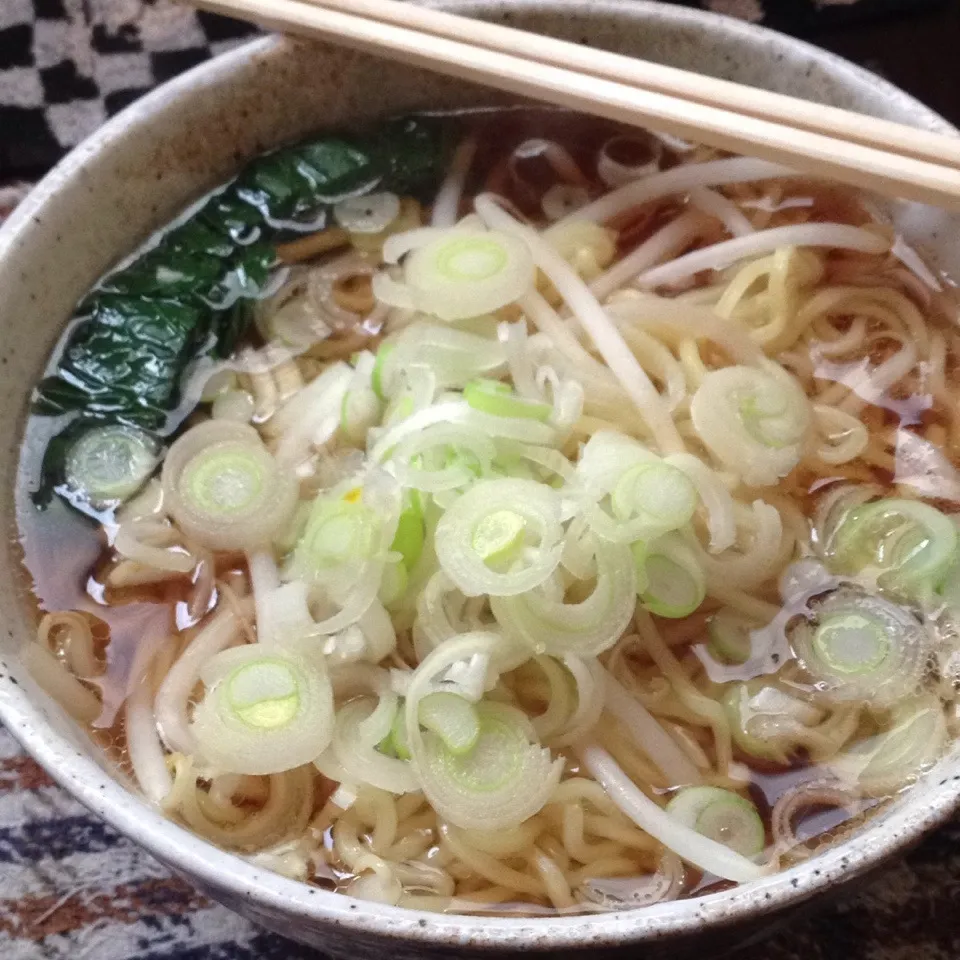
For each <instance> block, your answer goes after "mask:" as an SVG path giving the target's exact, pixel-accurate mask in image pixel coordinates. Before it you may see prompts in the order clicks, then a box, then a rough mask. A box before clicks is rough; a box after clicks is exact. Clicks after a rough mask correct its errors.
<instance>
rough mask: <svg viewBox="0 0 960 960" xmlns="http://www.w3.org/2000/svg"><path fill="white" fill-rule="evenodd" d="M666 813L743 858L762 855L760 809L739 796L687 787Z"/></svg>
mask: <svg viewBox="0 0 960 960" xmlns="http://www.w3.org/2000/svg"><path fill="white" fill-rule="evenodd" d="M667 813H668V814H670V816H671V817H673V818H674V819H676V820H678V821H679V822H680V823H682V824H683V825H684V826H685V827H689V828H690V829H692V830H696V831H697V833H699V834H702V835H703V836H705V837H708V838H709V839H711V840H714V841H716V842H717V843H722V844H723V845H724V846H725V847H729V848H730V849H731V850H734V851H735V852H736V853H739V854H741V855H742V856H744V857H755V856H757V855H758V854H759V853H762V852H763V847H764V830H763V820H761V819H760V814H759V813H757V808H756V807H755V806H754V805H753V804H752V803H751V802H750V801H749V800H746V799H745V798H744V797H741V796H740V795H739V794H736V793H732V792H731V791H729V790H721V789H720V788H719V787H687V788H686V789H685V790H681V791H680V792H679V793H678V794H677V795H676V796H675V797H673V799H672V800H671V801H670V802H669V803H668V804H667Z"/></svg>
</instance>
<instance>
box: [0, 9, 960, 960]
mask: <svg viewBox="0 0 960 960" xmlns="http://www.w3.org/2000/svg"><path fill="white" fill-rule="evenodd" d="M461 8H462V9H464V10H466V11H467V12H469V13H474V14H479V15H483V16H486V17H491V18H494V19H502V20H508V21H509V22H511V23H514V24H517V25H519V26H523V27H528V28H530V29H532V30H534V31H540V32H543V33H553V34H557V35H561V36H564V37H567V38H571V39H574V40H577V41H582V42H585V43H591V44H595V45H597V46H602V47H609V48H611V49H616V50H620V51H623V52H626V53H631V54H637V55H639V56H642V57H647V58H650V59H652V60H659V61H662V62H665V63H669V64H675V65H678V66H681V67H690V68H693V69H696V70H699V71H701V72H703V73H707V74H714V75H716V76H722V77H729V78H733V79H736V80H741V81H744V82H746V83H752V84H755V85H758V86H762V87H769V88H771V89H774V90H782V91H788V92H790V93H794V94H798V95H800V96H803V97H807V98H810V99H813V100H822V101H827V102H831V103H835V104H839V105H842V106H847V107H852V108H855V109H858V110H861V111H864V112H867V113H873V114H876V115H878V116H882V117H888V118H892V119H894V120H900V121H903V122H906V123H910V124H914V125H916V126H918V127H923V128H925V129H933V130H943V129H946V126H945V124H944V122H943V121H942V120H940V119H939V118H938V117H936V116H935V115H934V114H932V113H931V112H930V111H929V110H927V109H926V108H924V107H923V106H922V105H921V104H919V103H917V102H916V101H915V100H912V99H911V98H910V97H908V96H907V95H905V94H904V93H902V92H900V91H899V90H896V89H895V88H894V87H892V86H890V85H889V84H887V83H885V82H884V81H882V80H880V79H878V78H877V77H875V76H873V75H871V74H869V73H867V72H865V71H863V70H860V69H858V68H857V67H854V66H852V65H851V64H849V63H846V62H844V61H843V60H840V59H838V58H836V57H833V56H831V55H829V54H827V53H823V52H821V51H819V50H816V49H814V48H813V47H809V46H807V45H805V44H802V43H799V42H797V41H793V40H790V39H787V38H785V37H782V36H779V35H777V34H774V33H771V32H767V31H764V30H761V29H758V28H756V27H752V26H747V25H744V24H742V23H740V22H738V21H734V20H730V19H726V18H723V17H720V16H715V15H708V14H705V13H700V12H695V11H692V10H687V9H683V8H679V7H672V6H662V5H660V4H658V3H647V2H642V0H622V2H621V0H581V2H573V0H571V2H559V0H510V2H509V3H505V4H499V3H495V2H486V0H471V2H466V3H463V4H462V5H461ZM531 42H534V43H535V41H531ZM494 99H495V98H494V97H493V96H492V95H491V94H490V93H489V92H485V91H483V90H479V89H477V88H473V87H469V86H466V85H464V84H461V83H453V82H447V81H445V80H442V79H439V78H436V77H433V76H430V75H428V74H425V73H420V72H418V71H415V70H412V69H408V68H406V67H398V66H394V65H391V64H387V63H383V62H379V61H376V60H372V59H369V58H367V57H360V56H355V55H353V54H351V53H346V52H343V51H341V50H337V49H333V48H328V47H325V46H312V45H306V44H303V45H301V44H294V43H291V42H286V41H280V40H277V39H267V40H263V41H261V42H257V43H254V44H251V45H250V46H247V47H243V48H241V49H239V50H237V51H235V52H233V53H231V54H229V55H227V56H224V57H221V58H219V59H217V60H215V61H214V62H212V63H210V64H207V65H206V66H203V67H200V68H198V69H196V70H193V71H191V72H190V73H188V74H186V75H185V76H183V77H181V78H180V79H178V80H176V81H175V82H173V83H170V84H167V85H166V86H165V87H163V88H162V89H160V90H159V91H157V92H156V93H154V94H152V95H151V96H148V97H146V98H145V99H143V100H141V101H139V102H138V103H137V104H135V105H134V106H132V107H130V108H129V109H127V110H126V111H125V112H124V113H123V114H121V115H120V116H119V117H117V118H116V119H115V120H113V121H112V122H111V123H109V124H107V125H106V126H104V127H103V128H102V129H101V130H100V131H99V132H98V133H97V134H96V135H95V136H93V137H92V138H90V139H89V140H88V141H87V142H86V143H84V144H83V145H82V146H80V147H78V148H77V149H76V150H74V151H73V153H71V154H70V156H69V157H67V159H66V160H64V161H63V162H62V163H61V164H60V165H59V166H58V167H57V168H56V170H54V171H53V173H51V174H50V175H49V176H48V177H47V178H46V179H45V180H44V181H43V183H42V184H41V185H40V186H39V187H38V188H37V189H36V190H35V191H34V192H33V193H32V194H31V195H30V197H29V198H28V199H27V200H26V202H25V203H24V204H23V205H22V207H21V208H20V209H19V210H18V211H17V213H16V214H15V215H14V217H13V218H12V219H11V220H10V221H9V223H8V224H7V225H6V227H5V228H4V229H3V231H2V233H0V330H2V331H3V335H2V338H0V409H3V410H4V411H6V416H4V417H3V418H0V491H5V492H6V493H5V495H4V496H3V497H2V504H3V511H4V520H5V522H6V524H7V528H8V530H9V531H10V532H11V536H10V537H8V538H7V542H6V548H5V549H6V553H5V555H4V557H3V560H2V565H0V610H2V622H3V630H2V635H0V718H2V720H3V722H4V723H6V725H7V726H8V727H9V728H10V729H11V730H12V732H13V733H14V734H15V736H17V737H18V738H19V739H20V740H21V741H22V742H23V744H24V745H25V746H26V748H27V749H28V750H29V751H30V752H31V753H32V754H33V755H34V756H35V757H36V758H37V760H39V761H40V763H42V764H43V765H44V767H46V769H47V770H48V771H49V772H50V773H51V774H52V775H53V776H54V777H55V778H56V779H57V780H58V781H59V782H60V783H61V784H62V785H63V786H64V787H65V788H66V789H67V790H69V791H70V792H71V793H73V794H74V795H75V796H76V797H78V798H79V799H80V800H81V801H83V803H85V804H86V805H87V806H89V807H90V809H92V810H93V811H95V812H96V813H98V814H99V815H101V816H102V817H103V818H104V819H105V820H107V821H109V822H110V823H111V824H112V825H113V826H114V827H116V828H117V829H118V830H120V831H121V832H122V833H124V834H126V835H127V836H129V837H131V838H133V839H134V840H136V841H137V842H139V843H140V844H142V845H143V846H144V847H145V848H146V849H147V850H149V851H150V852H151V853H153V854H154V855H155V856H156V857H158V858H159V859H160V860H162V861H163V862H165V863H166V864H169V866H170V867H172V868H173V869H174V870H176V871H178V872H180V873H182V874H184V875H185V876H187V877H189V878H190V879H191V880H192V881H193V882H195V883H196V885H197V886H198V887H200V888H201V889H202V890H204V891H205V892H206V893H208V894H209V895H210V896H212V897H214V898H215V899H217V900H221V901H222V902H223V903H225V904H227V905H228V906H230V907H232V908H234V909H235V910H237V911H238V912H240V913H242V914H244V915H246V916H248V917H250V918H252V919H253V920H256V921H259V922H261V923H262V924H264V925H265V926H267V927H271V928H273V929H275V930H278V931H280V932H282V933H284V934H286V935H287V936H290V937H294V938H296V939H298V940H302V941H304V942H306V943H310V944H314V945H316V946H318V947H321V948H323V949H324V950H325V951H329V952H332V953H334V954H341V955H346V954H348V953H349V954H350V955H352V956H368V955H369V956H373V955H374V954H389V955H390V956H391V957H397V958H400V957H411V958H412V957H422V956H425V955H431V956H432V955H448V956H449V955H456V956H473V955H478V954H481V953H483V954H489V953H496V952H506V951H520V950H523V951H525V952H527V951H537V952H540V951H551V952H554V953H556V954H562V955H572V954H575V953H582V952H592V951H596V950H600V949H603V950H608V951H610V952H622V953H626V952H627V951H630V953H631V955H632V956H643V957H649V956H658V955H670V956H677V955H678V954H682V953H684V952H687V951H694V950H696V951H702V950H704V949H706V950H708V951H709V954H710V955H711V956H717V955H718V954H719V953H721V952H722V951H723V950H725V949H726V948H727V947H729V946H733V945H735V944H737V943H739V942H742V941H743V940H744V939H745V938H748V937H752V936H756V935H757V934H758V932H760V931H762V930H763V929H764V928H769V927H770V926H771V925H772V924H773V922H774V920H775V919H778V918H782V917H784V916H786V915H788V914H789V913H790V912H792V911H794V910H795V909H796V908H798V907H799V906H800V905H801V904H804V903H805V902H807V901H809V900H811V899H812V898H814V897H817V896H823V895H826V894H827V893H828V891H831V892H836V890H837V888H838V887H840V886H841V885H842V884H844V883H846V882H848V881H849V880H852V879H854V878H856V877H858V876H861V875H863V874H864V873H865V872H867V871H868V870H870V869H871V868H873V867H875V866H877V865H878V864H879V863H881V862H882V861H884V860H887V859H888V858H890V857H893V856H895V855H896V854H898V853H900V852H901V851H903V849H904V848H905V847H907V846H908V845H909V844H911V843H913V842H914V841H916V840H917V839H918V838H919V837H920V836H921V835H922V834H923V833H924V832H925V831H928V830H930V829H932V828H934V827H936V826H937V825H938V824H939V823H941V822H943V821H944V820H945V819H946V818H947V817H948V816H950V814H951V813H952V812H953V811H954V809H956V808H957V806H958V805H960V751H956V750H955V751H954V753H953V755H952V757H950V758H948V759H947V760H945V761H944V762H943V763H941V764H940V766H939V767H938V768H937V769H936V770H934V771H933V772H932V773H931V774H930V775H928V776H927V777H926V778H925V780H924V782H923V783H921V784H920V785H919V786H917V787H916V788H915V789H914V790H913V791H911V792H910V793H908V794H907V795H906V796H904V797H903V798H902V799H901V800H899V801H897V802H896V803H894V804H893V805H892V806H891V807H890V808H889V809H888V810H887V812H886V813H885V814H884V815H883V816H882V817H880V818H878V819H876V820H874V821H873V822H872V823H871V825H870V826H869V828H868V829H866V830H864V831H863V832H862V833H860V834H859V835H858V836H857V837H856V838H855V839H854V840H852V841H850V842H848V843H844V844H841V845H839V846H836V847H834V848H832V849H830V850H828V851H827V852H825V853H824V854H822V855H821V856H819V857H817V858H816V859H814V860H812V861H811V862H809V863H807V864H804V865H802V866H799V867H795V868H793V869H791V870H788V871H787V872H785V873H781V874H779V875H777V876H774V877H770V878H768V879H766V880H763V881H760V882H757V883H752V884H748V885H746V886H742V887H739V888H737V889H735V890H732V891H728V892H725V893H716V894H712V895H710V896H707V897H704V898H702V899H699V900H689V901H685V902H679V903H668V904H664V905H660V906H655V907H650V908H648V909H646V910H638V911H634V912H625V913H620V914H611V915H601V916H583V917H558V918H555V919H536V920H528V919H495V918H472V917H470V918H468V917H457V916H436V915H428V914H420V913H416V912H413V911H406V910H400V909H397V908H394V907H387V906H381V905H377V904H371V903H366V902H360V901H355V900H352V899H350V898H348V897H345V896H340V895H337V894H332V893H326V892H323V891H320V890H316V889H311V888H309V887H307V886H305V885H302V884H299V883H295V882H293V881H290V880H286V879H284V878H282V877H280V876H276V875H274V874H272V873H268V872H265V871H263V870H262V869H259V868H257V867H254V866H252V865H250V864H248V863H247V862H246V861H244V860H242V859H240V858H238V857H235V856H231V855H230V854H227V853H223V852H221V851H220V850H218V849H216V848H214V847H212V846H210V845H209V844H207V843H205V842H203V841H201V840H198V839H196V838H195V837H194V836H192V835H191V834H190V833H188V832H187V831H185V830H183V829H181V828H180V827H178V826H176V825H174V824H173V823H170V822H169V821H167V820H165V819H164V818H163V817H162V816H161V815H160V814H159V813H158V812H157V811H156V810H154V809H152V808H150V807H149V806H147V805H146V804H145V803H144V802H142V801H141V800H140V799H139V798H138V797H137V796H136V795H135V794H134V793H132V792H129V791H128V789H127V787H126V786H124V785H123V784H121V783H120V782H118V781H117V780H116V779H115V778H114V776H113V774H112V773H111V771H110V769H109V767H108V766H107V765H106V764H105V763H104V761H103V760H102V758H101V757H100V756H99V754H98V752H97V750H96V749H95V748H93V747H92V746H91V744H90V742H89V741H88V740H87V738H86V736H85V735H84V734H83V733H82V732H81V731H80V730H78V729H77V728H76V727H74V725H73V724H72V723H71V722H70V721H69V720H68V719H67V717H66V716H65V715H64V714H63V713H62V712H61V711H60V710H59V709H58V708H57V707H56V706H55V705H54V704H53V703H51V702H50V701H49V700H48V699H47V698H46V697H44V696H43V695H42V694H41V693H40V692H39V691H38V690H37V688H36V687H35V686H34V684H33V683H32V682H31V681H30V679H29V677H28V676H27V675H26V673H25V671H24V670H23V669H22V667H21V666H20V664H19V663H18V657H17V651H18V649H19V648H20V646H21V644H22V643H24V642H25V641H26V639H27V637H28V636H30V635H31V634H32V632H33V630H34V626H33V613H32V611H31V609H30V606H29V603H28V602H27V596H26V591H25V579H24V577H23V575H22V570H21V567H20V555H19V552H18V545H17V542H16V537H15V511H16V510H17V509H19V510H24V509H28V506H27V500H26V478H25V477H24V476H22V475H21V476H19V477H18V463H19V449H18V448H19V445H20V429H21V422H22V418H23V416H24V415H25V412H26V408H27V402H28V396H29V393H30V389H31V386H32V384H33V383H34V382H35V380H36V379H37V376H38V374H39V372H40V371H41V369H42V367H43V365H44V363H45V360H46V358H47V355H48V352H49V350H50V349H51V347H52V345H53V344H54V342H55V340H56V339H57V336H58V334H59V332H60V330H61V328H62V325H63V323H64V321H65V320H66V318H67V317H68V316H69V314H70V311H71V308H72V306H73V305H74V304H75V303H76V301H77V299H78V298H79V297H80V296H81V295H82V294H83V293H84V292H85V291H86V290H87V289H88V288H89V287H90V286H91V284H93V282H94V281H95V280H96V279H97V277H98V276H99V275H100V274H101V273H102V272H103V271H104V270H106V269H107V268H108V267H109V266H110V265H111V264H113V263H114V262H116V261H117V260H118V259H119V258H120V257H122V256H123V255H125V254H127V253H129V252H130V251H131V250H132V249H133V248H134V247H135V246H136V245H137V244H138V243H139V242H140V241H141V240H142V239H143V238H144V237H145V236H147V235H148V234H149V233H150V232H151V231H152V230H153V229H154V228H156V227H158V226H160V225H161V224H163V223H164V222H166V221H167V220H168V219H169V218H170V217H171V216H173V215H174V214H175V213H176V212H178V211H179V210H181V209H182V208H183V207H184V206H185V205H186V204H188V203H189V202H190V201H192V200H194V199H195V198H197V197H198V196H200V195H201V194H202V193H203V192H204V191H205V190H207V189H208V188H210V187H212V186H213V185H215V184H217V183H218V182H220V181H222V180H224V179H225V178H227V177H229V176H230V175H231V174H232V173H233V172H234V171H235V170H236V169H237V167H238V166H239V164H240V163H241V162H242V161H243V160H244V159H246V158H248V157H252V156H253V155H255V154H256V153H258V152H260V151H262V150H264V149H266V148H269V147H273V146H276V145H277V144H280V143H283V142H285V141H289V140H294V139H296V138H298V137H301V136H303V135H305V134H307V133H308V132H310V131H313V130H315V129H317V128H319V127H323V126H326V125H331V124H337V123H341V122H342V121H348V120H352V121H355V120H356V119H357V118H361V117H371V116H376V115H383V114H388V113H391V112H396V111H400V110H408V109H410V108H414V107H425V106H432V107H436V106H453V105H461V104H472V103H478V102H491V101H492V100H494ZM903 216H904V217H905V219H906V220H908V221H909V222H910V225H911V226H910V230H911V235H912V236H913V237H915V238H917V239H922V240H923V241H925V242H926V243H927V245H928V247H929V248H931V249H933V250H934V252H935V253H936V254H937V255H938V257H939V258H940V260H941V263H942V265H943V266H944V267H945V268H946V269H948V270H950V269H951V268H952V269H953V271H954V276H960V250H958V249H956V248H954V247H952V246H951V241H952V240H953V238H954V237H955V236H956V235H958V234H960V230H958V229H957V225H956V224H955V223H951V222H950V221H949V220H948V219H947V218H946V217H945V216H944V215H936V214H934V213H933V212H932V211H928V210H920V209H918V208H909V209H906V210H904V211H903ZM15 487H16V489H17V495H16V497H15V498H14V497H11V496H9V491H12V490H14V489H15Z"/></svg>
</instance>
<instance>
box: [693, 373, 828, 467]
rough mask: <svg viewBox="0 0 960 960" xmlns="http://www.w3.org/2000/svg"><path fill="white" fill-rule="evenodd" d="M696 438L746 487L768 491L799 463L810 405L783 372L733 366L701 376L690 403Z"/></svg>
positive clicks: (788, 375)
mask: <svg viewBox="0 0 960 960" xmlns="http://www.w3.org/2000/svg"><path fill="white" fill-rule="evenodd" d="M690 418H691V420H692V421H693V426H694V429H695V430H696V431H697V434H698V436H699V437H700V439H701V440H702V441H703V442H704V443H705V444H706V445H707V447H708V448H709V449H710V451H711V453H713V454H714V455H715V456H716V457H717V458H718V459H719V460H720V461H721V462H722V463H723V464H724V466H726V467H727V468H728V469H730V470H732V471H734V472H735V473H737V474H738V475H740V476H742V477H743V480H744V482H745V483H746V484H747V485H748V486H769V485H771V484H774V483H776V482H777V481H778V480H779V479H780V478H781V477H785V476H786V475H787V474H788V473H789V472H790V471H791V470H792V469H793V468H794V467H795V466H796V465H797V462H798V461H799V459H800V454H801V450H802V447H803V443H804V441H805V439H806V437H807V434H808V433H809V430H810V426H811V424H812V422H813V420H812V413H811V408H810V401H809V400H808V399H807V396H806V394H805V393H804V392H803V389H802V388H801V386H800V385H799V384H798V383H797V382H796V380H794V378H793V377H792V376H791V375H790V374H789V373H787V372H786V371H785V370H784V369H783V368H781V367H779V366H777V365H776V364H773V363H770V364H768V365H766V366H764V367H763V368H762V369H760V368H757V367H743V366H731V367H723V368H721V369H719V370H712V371H710V372H709V373H707V374H706V376H704V378H703V380H702V381H701V383H700V386H699V387H698V388H697V392H696V393H695V394H694V395H693V398H692V399H691V401H690Z"/></svg>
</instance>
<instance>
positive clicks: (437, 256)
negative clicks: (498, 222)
mask: <svg viewBox="0 0 960 960" xmlns="http://www.w3.org/2000/svg"><path fill="white" fill-rule="evenodd" d="M404 280H405V281H406V284H407V287H408V288H409V291H410V295H411V297H412V299H413V303H414V305H415V307H416V308H418V309H420V310H423V311H425V312H426V313H432V314H434V315H436V316H438V317H440V318H441V319H442V320H459V319H462V318H465V317H475V316H478V315H479V314H483V313H492V312H493V311H494V310H499V309H500V308H501V307H505V306H506V305H507V304H509V303H513V302H514V301H515V300H517V299H518V298H519V297H521V296H522V295H523V294H524V293H526V291H527V290H529V289H530V288H531V287H532V286H533V281H534V267H533V258H532V256H531V255H530V250H529V249H528V248H527V245H526V244H525V243H524V242H523V241H522V240H519V239H517V238H516V237H511V236H508V235H507V234H503V233H498V232H497V231H494V230H488V231H483V232H479V231H476V232H475V231H469V230H462V229H459V230H451V231H444V232H443V233H442V234H441V235H440V236H438V237H437V238H436V239H434V240H432V241H430V242H428V243H426V244H425V245H424V246H422V247H419V248H418V249H416V250H414V251H413V253H411V254H410V255H409V256H408V257H407V260H406V262H405V264H404Z"/></svg>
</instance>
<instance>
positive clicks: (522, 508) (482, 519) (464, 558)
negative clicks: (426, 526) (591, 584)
mask: <svg viewBox="0 0 960 960" xmlns="http://www.w3.org/2000/svg"><path fill="white" fill-rule="evenodd" d="M560 507H561V503H560V498H559V496H558V495H557V493H556V492H555V491H554V490H552V489H551V488H550V487H547V486H545V485H544V484H542V483H537V482H535V481H532V480H515V479H504V480H481V481H478V482H477V483H475V484H474V485H473V486H472V487H471V488H470V489H469V490H468V491H467V492H466V493H465V494H464V495H463V496H462V497H460V499H459V500H457V501H456V502H455V503H454V504H453V505H452V506H451V507H450V509H448V510H447V512H446V513H445V514H444V515H443V517H442V518H441V519H440V522H439V523H438V524H437V529H436V534H435V543H436V551H437V559H438V560H439V561H440V566H441V567H442V568H443V570H444V571H445V573H446V574H447V576H449V577H450V579H451V580H452V581H453V582H454V583H455V584H456V585H457V586H458V587H459V588H460V590H461V591H462V592H463V593H464V594H466V595H467V596H471V597H477V596H480V595H481V594H484V593H486V594H490V595H491V596H512V595H515V594H521V593H525V592H526V591H528V590H530V589H532V588H533V587H535V586H537V585H538V584H540V583H543V581H544V580H546V579H547V577H549V576H550V574H551V573H552V572H553V571H554V569H556V566H557V564H558V563H559V562H560V552H561V548H562V536H563V528H562V527H561V526H560ZM503 511H508V512H511V513H514V514H516V515H517V516H518V517H520V518H521V520H522V521H523V523H524V530H525V537H526V540H527V545H526V546H525V548H524V549H523V550H522V551H521V556H520V557H519V558H518V560H517V561H516V562H515V563H514V564H513V565H512V566H511V567H510V569H508V570H504V571H500V570H495V569H492V568H491V566H490V565H489V564H488V562H487V559H486V557H485V555H484V552H485V551H486V548H487V543H486V540H485V539H484V537H483V535H482V531H483V525H484V524H489V523H490V520H489V518H490V517H492V516H494V515H496V514H500V513H502V512H503ZM478 530H480V531H481V536H480V538H479V540H478V539H476V538H477V531H478ZM478 546H479V547H480V548H481V551H484V552H478V549H477V548H478Z"/></svg>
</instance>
